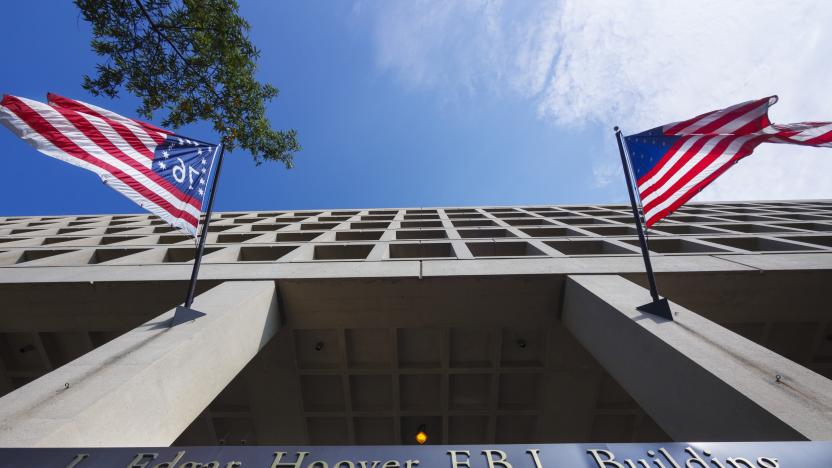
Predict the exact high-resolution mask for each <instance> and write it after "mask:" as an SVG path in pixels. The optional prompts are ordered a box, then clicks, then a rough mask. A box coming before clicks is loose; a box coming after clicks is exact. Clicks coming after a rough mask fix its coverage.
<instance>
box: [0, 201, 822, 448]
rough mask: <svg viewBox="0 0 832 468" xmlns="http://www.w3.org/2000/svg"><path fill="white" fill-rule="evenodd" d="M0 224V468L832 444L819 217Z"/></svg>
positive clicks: (471, 211) (115, 219)
mask: <svg viewBox="0 0 832 468" xmlns="http://www.w3.org/2000/svg"><path fill="white" fill-rule="evenodd" d="M628 210H629V207H628V206H623V205H587V206H554V205H547V206H513V207H499V206H489V207H473V208H471V207H468V208H418V209H412V208H402V209H366V210H314V211H294V212H284V211H274V212H237V213H217V214H215V215H214V218H213V220H212V223H211V227H210V233H209V237H208V239H207V248H206V255H205V257H204V260H203V266H202V270H201V274H200V282H199V287H198V296H197V298H196V301H195V303H194V308H195V309H197V310H200V311H202V312H205V313H206V314H207V315H206V316H205V317H201V318H199V319H196V320H193V321H191V322H187V323H184V324H181V325H178V326H176V327H170V326H169V325H170V319H171V317H172V315H173V308H174V307H175V306H177V305H178V304H181V302H182V300H183V298H184V295H185V290H186V285H187V279H188V278H189V275H190V270H191V265H192V261H193V256H194V245H193V241H192V240H190V239H188V238H186V237H183V236H181V235H179V234H177V233H176V232H173V231H172V230H171V228H169V227H167V226H166V225H165V224H164V222H162V221H160V220H158V219H155V218H154V217H152V216H146V215H89V216H42V217H5V218H0V298H2V304H3V305H2V310H0V365H2V368H0V394H2V395H4V396H2V399H0V446H5V447H85V446H169V445H219V444H229V445H240V444H248V445H263V444H270V445H279V444H284V445H286V444H288V445H339V444H344V445H367V444H373V445H380V444H413V443H415V442H414V438H413V436H414V434H415V433H416V432H417V430H418V429H419V428H421V427H423V426H424V428H425V430H426V432H427V433H428V435H429V440H428V444H434V443H436V444H460V443H470V444H484V443H532V442H534V443H537V442H541V443H557V442H594V441H601V442H641V441H651V442H654V441H674V440H677V441H685V440H711V441H743V440H748V441H767V440H781V441H782V440H832V380H830V378H832V305H830V300H829V298H830V285H832V201H829V200H807V201H771V202H753V203H751V202H738V203H714V204H693V205H690V206H687V207H684V208H682V209H681V210H679V212H677V213H676V214H674V215H673V216H671V217H670V218H668V219H667V220H666V221H664V222H662V223H660V224H659V225H657V226H656V227H655V229H653V230H651V232H650V238H649V244H650V249H651V251H652V252H653V254H652V258H653V266H654V269H655V271H656V275H657V281H658V285H659V290H660V292H661V293H662V294H663V295H665V296H666V297H667V298H668V299H669V300H670V301H671V302H672V305H671V308H672V310H673V313H674V318H675V320H674V321H672V322H671V321H666V320H663V319H660V318H656V317H652V316H648V315H644V314H642V313H640V312H638V311H636V310H635V307H636V306H638V305H641V304H643V303H645V302H648V301H649V294H648V292H647V290H646V289H645V285H646V279H645V277H644V274H643V269H644V267H643V263H642V258H641V255H640V251H639V249H638V241H637V238H636V235H635V234H636V233H635V229H634V227H633V225H632V218H631V215H630V214H629V211H628Z"/></svg>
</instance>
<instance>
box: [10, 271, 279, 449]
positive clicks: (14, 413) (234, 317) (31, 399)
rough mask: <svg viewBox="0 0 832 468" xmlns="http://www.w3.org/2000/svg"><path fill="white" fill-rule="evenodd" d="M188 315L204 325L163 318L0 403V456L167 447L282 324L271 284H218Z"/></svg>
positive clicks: (258, 282)
mask: <svg viewBox="0 0 832 468" xmlns="http://www.w3.org/2000/svg"><path fill="white" fill-rule="evenodd" d="M124 300H125V301H129V300H130V298H129V297H125V298H124ZM193 308H194V309H197V310H200V311H202V312H205V313H207V314H208V315H206V316H204V317H201V318H199V319H197V320H194V321H192V322H186V323H184V324H182V325H178V326H176V327H174V328H169V327H168V322H169V321H170V318H171V317H172V316H173V310H171V311H168V312H166V313H164V314H162V315H160V316H158V317H156V318H155V319H153V320H151V321H149V322H147V323H145V324H143V325H141V326H140V327H138V328H136V329H134V330H131V331H130V332H128V333H126V334H124V335H122V336H120V337H118V338H116V339H114V340H113V341H110V342H109V343H107V344H105V345H103V346H101V347H99V348H97V349H95V350H93V351H91V352H89V353H87V354H85V355H84V356H81V357H80V358H78V359H76V360H75V361H72V362H70V363H69V364H66V365H65V366H63V367H61V368H59V369H57V370H55V371H52V372H50V373H49V374H46V375H44V376H43V377H41V378H39V379H37V380H35V381H33V382H31V383H29V384H27V385H25V386H23V387H21V388H19V389H17V390H16V391H14V392H12V393H10V394H8V395H6V396H5V397H3V398H2V399H0V446H2V447H93V446H96V447H107V446H168V445H170V444H171V443H173V441H174V440H176V438H177V437H178V436H179V435H180V434H181V433H182V432H183V431H184V430H185V428H187V427H188V425H189V424H190V423H191V421H193V420H194V419H195V418H196V417H197V416H198V415H199V414H200V413H201V412H202V411H203V410H204V409H205V407H207V406H208V404H209V403H211V401H213V399H214V398H215V397H216V396H217V394H219V393H220V391H222V390H223V388H225V386H226V385H228V383H229V382H231V380H232V379H233V378H234V376H235V375H237V373H238V372H240V370H242V369H243V367H244V366H245V365H246V363H248V362H249V361H250V360H251V359H252V358H253V357H254V355H255V354H257V352H258V351H259V350H260V348H262V347H263V346H264V345H265V344H266V343H267V342H268V341H269V339H271V337H272V336H274V334H275V332H276V331H277V329H278V324H279V317H278V313H279V312H278V310H277V298H276V294H275V285H274V282H272V281H239V282H225V283H222V284H220V285H219V286H217V287H215V288H213V289H210V290H208V291H206V292H205V293H203V294H200V295H199V296H197V297H196V299H195V301H194V304H193ZM112 312H113V313H114V314H117V313H118V310H113V311H112Z"/></svg>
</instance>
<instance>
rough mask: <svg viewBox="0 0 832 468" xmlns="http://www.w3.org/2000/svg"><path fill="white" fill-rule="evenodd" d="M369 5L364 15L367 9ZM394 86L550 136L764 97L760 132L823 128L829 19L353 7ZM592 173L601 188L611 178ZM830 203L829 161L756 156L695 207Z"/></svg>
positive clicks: (424, 5)
mask: <svg viewBox="0 0 832 468" xmlns="http://www.w3.org/2000/svg"><path fill="white" fill-rule="evenodd" d="M374 5H376V4H374ZM361 14H368V15H371V18H372V21H373V24H374V28H375V40H376V44H377V59H378V64H379V66H380V67H381V68H382V69H383V70H386V71H388V72H390V73H391V74H392V75H394V76H395V77H396V78H397V79H398V80H400V81H401V83H402V84H403V85H405V86H408V87H414V88H429V89H435V90H437V91H440V92H447V93H454V94H463V95H471V96H476V95H477V93H481V92H488V93H495V92H499V93H509V94H511V95H512V96H515V97H516V98H518V99H524V100H526V101H528V103H529V105H532V106H535V109H536V111H537V112H538V114H539V116H540V118H542V119H546V120H548V121H551V122H552V123H553V124H554V125H557V126H559V127H562V128H570V127H581V126H584V125H602V126H604V127H605V128H609V127H611V126H612V125H613V124H618V123H620V124H622V125H623V126H624V127H625V128H626V129H627V130H628V131H630V132H636V131H639V130H643V129H646V128H650V127H653V126H656V125H659V124H662V123H666V122H670V121H674V120H680V119H683V118H687V117H690V116H693V115H696V114H698V113H701V112H704V111H708V110H712V109H714V108H718V107H721V106H727V105H730V104H733V103H736V102H739V101H742V100H747V99H752V98H758V97H762V96H766V95H769V94H772V93H777V94H779V95H780V97H781V100H780V103H779V104H777V105H776V106H775V107H774V108H773V109H772V112H771V117H772V120H774V121H775V122H780V123H788V122H795V121H802V120H832V93H829V92H828V82H829V72H828V59H829V57H830V55H831V53H832V45H830V44H832V28H829V24H832V8H829V5H828V3H826V2H825V1H823V0H818V1H805V2H790V3H784V2H781V1H763V0H735V1H732V2H725V1H722V0H719V1H713V0H712V1H702V2H686V3H683V2H667V1H663V0H649V1H642V2H626V3H625V2H615V1H601V0H597V1H592V0H564V1H562V2H553V1H539V2H531V1H529V2H525V1H524V2H515V1H500V0H462V1H456V2H445V1H440V0H437V1H433V0H411V1H406V2H395V3H394V2H383V3H380V4H377V7H376V8H372V9H370V8H364V9H363V10H362V13H361ZM607 147H608V149H609V151H607V152H606V154H605V155H603V156H600V157H599V158H598V159H597V160H595V161H592V162H591V164H592V166H593V167H592V169H591V171H592V173H593V174H595V185H596V186H598V187H602V186H604V185H605V184H606V181H608V180H610V178H611V177H613V176H614V175H611V170H612V169H611V168H612V167H616V161H615V159H614V158H615V157H616V155H615V151H614V146H613V143H612V141H611V140H610V142H609V144H608V145H607ZM822 197H832V151H830V150H828V149H827V150H825V151H824V150H813V149H805V148H793V147H786V146H781V145H763V146H762V147H761V148H760V149H758V150H757V152H756V153H755V155H754V156H752V157H751V158H749V159H746V160H745V161H743V162H742V163H740V164H738V165H737V166H736V167H734V168H732V169H731V170H730V171H728V172H727V173H726V174H725V175H724V176H723V177H722V178H720V179H719V180H718V181H717V182H716V183H714V184H713V185H711V186H710V187H709V188H708V189H706V190H705V191H704V192H703V193H702V194H700V195H699V199H723V200H724V199H760V198H764V199H765V198H822Z"/></svg>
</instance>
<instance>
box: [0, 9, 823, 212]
mask: <svg viewBox="0 0 832 468" xmlns="http://www.w3.org/2000/svg"><path fill="white" fill-rule="evenodd" d="M241 3H242V7H241V13H242V15H243V16H244V17H246V18H247V19H248V20H249V21H250V22H251V24H252V31H251V37H252V40H253V42H254V43H255V44H256V45H257V46H258V47H259V48H260V49H261V51H262V56H261V58H260V62H259V64H260V68H259V78H260V79H261V80H262V81H268V82H271V83H273V84H274V85H276V86H277V87H278V88H280V91H281V94H280V96H279V97H278V98H276V99H275V100H274V101H272V103H271V105H270V106H269V116H270V118H271V119H272V122H273V124H274V125H275V126H276V127H277V128H295V129H297V130H298V132H299V138H300V141H301V144H302V145H303V147H304V150H303V151H302V152H300V153H298V154H297V156H296V167H295V168H294V169H292V170H288V171H287V170H285V169H284V168H283V167H282V166H278V165H276V164H264V165H262V166H260V167H255V166H254V164H253V162H252V160H251V157H250V155H248V154H246V153H244V152H242V151H236V152H234V153H232V154H227V158H226V166H225V167H224V169H223V175H222V178H221V182H220V188H219V191H218V196H217V205H216V208H217V209H218V210H274V209H307V208H352V207H389V206H408V207H409V206H413V207H419V206H451V205H485V204H505V205H510V204H549V203H552V204H565V203H607V202H623V201H625V199H626V198H625V197H626V195H625V191H624V188H623V180H621V174H620V172H618V170H619V168H618V161H617V157H618V156H617V152H616V150H615V146H614V140H613V139H612V138H611V131H610V129H611V127H612V125H614V124H620V125H622V126H623V127H624V128H625V130H626V129H628V128H629V130H630V131H632V132H635V131H639V130H643V129H645V128H648V127H652V126H656V125H659V124H662V123H666V122H668V121H673V120H679V119H682V118H687V117H690V116H693V115H695V114H698V113H701V112H704V111H707V110H711V109H713V108H718V107H722V106H727V105H730V104H733V103H735V102H739V101H741V100H746V99H750V98H755V97H761V96H764V95H768V94H772V93H779V94H780V96H781V103H786V102H790V104H786V105H784V104H778V106H777V107H776V108H775V110H779V111H781V112H780V113H779V114H778V113H777V112H774V111H773V115H772V117H773V119H774V120H775V121H778V120H779V121H781V122H786V121H788V120H810V119H824V118H825V119H826V120H832V100H830V99H829V98H828V97H826V96H822V97H820V98H819V97H818V93H821V92H824V90H825V89H826V88H828V86H827V85H826V84H825V81H824V80H825V79H826V78H824V77H827V76H828V73H827V72H825V71H823V69H824V67H825V66H826V63H827V62H828V60H827V58H828V52H829V50H828V49H829V47H828V46H826V45H825V44H828V43H830V42H832V41H829V40H826V39H830V38H829V34H830V33H829V32H827V31H826V29H825V25H827V24H829V20H830V19H832V18H830V13H829V12H828V11H827V10H829V9H828V8H826V9H824V8H823V6H822V2H818V3H813V2H805V3H804V4H803V5H802V6H801V7H799V8H791V9H790V15H791V16H790V17H789V18H790V19H788V20H785V21H781V22H780V23H778V24H777V25H776V27H775V26H773V25H772V24H770V22H771V21H772V19H771V18H777V17H778V15H777V14H776V13H777V12H776V11H774V10H773V9H775V8H779V7H777V4H776V3H774V2H772V3H771V4H770V5H769V4H767V3H766V2H755V3H753V4H751V5H754V6H750V5H745V6H746V7H747V8H746V9H745V10H743V9H742V8H741V7H742V6H743V5H740V6H736V7H735V6H730V7H723V8H722V10H721V11H720V13H721V14H722V15H723V16H726V17H727V18H728V19H727V20H725V19H724V18H723V19H720V21H717V22H716V24H715V25H708V26H691V24H694V23H695V24H710V23H714V22H713V21H710V23H709V20H710V18H709V17H708V15H712V14H715V13H713V12H710V13H709V12H708V10H707V9H706V8H704V7H697V8H696V9H695V11H691V12H689V14H686V15H682V16H687V17H691V16H694V17H696V15H700V16H702V17H701V18H696V19H697V20H701V21H695V22H691V24H685V23H680V22H679V21H678V20H674V21H670V22H668V21H666V20H667V19H668V18H671V17H673V18H675V17H676V14H678V12H673V11H668V10H667V8H666V7H664V6H662V4H663V2H650V1H646V2H643V4H641V5H640V6H638V7H636V8H629V9H628V10H627V11H623V12H621V11H619V12H616V11H613V12H611V13H603V11H604V9H603V8H595V9H593V8H591V6H587V4H589V3H593V2H576V1H571V0H565V1H562V2H500V1H486V0H483V1H473V0H472V1H467V2H438V1H431V0H413V1H407V2H404V1H402V2H394V1H389V2H375V1H374V2H354V3H350V2H346V1H344V2H307V1H281V2H273V1H254V0H251V1H242V2H241ZM738 3H742V2H738ZM518 5H519V6H518ZM686 8H692V7H686ZM703 15H704V16H703ZM4 16H5V17H6V18H14V19H15V20H14V21H7V22H5V23H4V27H3V28H2V29H0V44H4V45H3V46H2V49H0V50H2V52H3V62H2V63H3V72H2V73H0V92H3V93H9V94H15V95H20V96H25V97H29V98H35V99H41V100H44V99H45V95H46V92H47V91H53V92H57V93H59V94H63V95H65V96H68V97H72V98H76V99H80V100H86V101H89V102H92V103H94V104H97V105H100V106H103V107H107V108H110V109H112V110H114V111H116V112H119V113H123V114H125V115H128V116H134V115H135V113H134V110H135V108H136V104H137V103H136V101H135V100H134V99H132V98H131V97H130V96H129V95H127V94H124V95H123V97H122V98H121V99H118V100H109V99H105V98H93V97H91V96H89V95H88V94H87V93H86V92H84V91H83V90H82V89H81V87H80V83H81V76H82V75H83V74H84V73H91V72H92V71H93V70H94V66H95V64H96V63H97V57H96V56H94V55H93V54H92V53H91V52H90V51H89V40H90V31H89V27H88V25H87V24H86V23H85V22H84V21H83V19H81V18H80V17H79V15H78V13H77V11H76V10H75V8H74V6H73V5H71V4H70V3H69V2H51V1H48V2H47V1H43V2H38V1H29V2H12V3H9V4H8V5H6V6H5V11H4ZM633 18H638V20H639V21H641V22H647V23H650V22H654V23H655V27H647V28H646V29H647V30H648V32H647V33H645V32H644V31H645V29H644V28H645V25H644V24H639V25H638V26H639V27H635V26H634V23H637V22H634V21H632V20H633ZM732 18H733V20H734V21H735V24H734V23H732ZM756 18H760V21H755V19H756ZM749 24H750V25H749ZM648 26H649V24H648ZM703 28H704V29H703ZM708 28H713V30H711V29H708ZM781 29H782V31H780V30H781ZM772 31H778V32H772ZM798 32H799V34H798ZM795 35H796V36H797V37H795ZM751 38H754V40H751ZM790 41H799V44H800V45H801V48H800V53H795V52H794V48H792V47H790V46H791V45H792V43H791V42H790ZM726 44H729V45H726ZM824 48H825V49H824ZM708 51H710V52H708ZM708 53H709V54H710V55H707V54H708ZM729 65H730V67H729ZM727 68H730V73H729V72H726V69H727ZM778 107H779V108H781V109H778ZM824 110H826V112H825V113H824ZM179 133H181V134H185V135H190V136H193V137H195V138H199V139H203V140H216V139H217V137H216V135H213V134H212V133H211V131H210V129H209V127H208V126H207V125H205V124H195V125H192V126H189V127H186V128H183V129H180V130H179ZM0 148H3V150H2V152H0V158H2V162H3V167H4V169H5V170H3V171H0V214H5V215H16V214H64V213H66V214H69V213H99V212H138V211H139V210H140V209H139V208H138V207H136V206H134V205H133V204H132V203H131V202H130V201H128V200H127V199H126V198H124V197H122V196H121V195H119V194H117V193H116V192H114V191H112V190H110V189H108V188H106V187H104V186H103V185H102V184H101V183H100V182H99V181H98V179H97V177H96V176H95V175H94V174H92V173H88V172H86V171H84V170H82V169H80V168H76V167H72V166H70V165H67V164H65V163H62V162H60V161H57V160H54V159H52V158H48V157H46V156H43V155H40V154H39V153H37V152H36V151H35V150H34V149H32V148H31V147H29V146H28V145H27V144H25V143H23V142H22V141H19V140H17V138H16V137H15V136H14V135H12V134H11V132H8V131H7V130H5V129H2V131H0ZM767 150H768V149H767ZM790 151H791V150H790ZM760 153H761V154H760V155H755V156H754V158H756V159H757V160H758V161H755V163H754V164H746V163H745V162H744V163H743V164H741V165H738V169H732V171H729V173H728V174H727V175H726V176H725V177H724V178H723V179H727V180H728V181H727V182H726V183H723V182H724V181H723V180H722V179H721V180H720V181H718V182H717V183H716V184H714V185H713V186H712V188H709V189H708V191H706V192H707V193H703V194H702V197H703V199H760V198H763V199H765V198H803V197H818V198H820V197H832V183H830V179H832V177H825V176H823V174H830V173H832V164H830V163H829V161H832V154H826V153H821V152H818V150H805V149H801V150H800V151H792V152H789V151H783V149H782V148H779V152H778V151H773V150H770V151H760ZM827 153H832V151H829V150H827ZM783 154H786V155H787V156H788V158H791V159H790V160H789V161H786V160H785V159H784V157H783ZM751 159H752V158H749V160H751ZM795 160H796V161H798V162H799V165H798V168H797V169H795V164H794V163H793V161H795ZM739 166H743V167H739ZM746 166H747V167H746ZM732 173H734V174H732ZM784 177H785V178H791V179H792V181H793V182H794V180H798V181H799V183H791V184H786V183H783V182H780V183H779V185H778V184H777V181H782V180H783V179H784ZM767 178H768V179H767ZM769 179H770V180H769Z"/></svg>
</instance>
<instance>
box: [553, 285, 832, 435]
mask: <svg viewBox="0 0 832 468" xmlns="http://www.w3.org/2000/svg"><path fill="white" fill-rule="evenodd" d="M702 294H707V291H702ZM649 299H650V295H649V293H648V292H647V290H645V289H644V288H642V287H640V286H638V285H636V284H634V283H631V282H630V281H627V280H626V279H624V278H622V277H620V276H607V275H586V276H570V277H568V278H567V282H566V290H565V296H564V306H563V323H564V325H565V326H566V327H567V328H568V329H569V330H570V331H571V332H572V333H573V334H574V335H575V337H576V338H577V339H578V340H579V341H580V342H581V344H583V345H584V346H585V347H586V348H587V349H588V350H589V352H590V353H592V355H593V356H595V358H596V359H597V360H598V361H599V362H600V363H601V365H602V366H603V367H604V368H605V369H606V370H607V371H608V372H609V373H610V374H611V375H612V376H613V377H614V378H615V379H616V380H617V381H618V383H619V384H621V386H622V387H624V389H626V390H627V391H628V392H629V393H630V395H631V396H632V397H633V398H634V399H635V400H636V401H637V402H638V403H639V404H640V405H641V406H642V407H643V408H644V410H645V411H646V412H647V413H648V414H649V415H650V416H651V417H652V418H653V419H654V420H655V421H656V422H657V423H658V424H659V425H660V426H661V427H662V429H664V430H665V432H667V433H668V434H669V435H670V436H671V437H672V438H673V439H674V440H679V441H684V440H687V441H706V440H707V441H729V440H731V441H741V440H759V441H763V440H802V439H809V440H830V439H832V380H829V379H827V378H825V377H823V376H821V375H818V374H816V373H814V372H812V371H810V370H808V369H806V368H804V367H802V366H800V365H798V364H795V363H794V362H792V361H789V360H788V359H786V358H784V357H782V356H780V355H778V354H776V353H774V352H772V351H770V350H768V349H766V348H764V347H762V346H760V345H758V344H756V343H754V342H752V341H750V340H747V339H745V338H743V337H742V336H739V335H737V334H735V333H733V332H731V331H729V330H727V329H726V328H723V327H721V326H720V325H717V324H716V323H714V322H711V321H709V320H707V319H705V318H703V317H701V316H699V315H697V314H695V313H694V312H691V311H689V310H686V309H684V308H683V307H681V306H679V305H677V304H671V310H672V311H673V312H674V319H675V321H673V322H671V321H667V320H664V319H661V318H658V317H653V316H651V315H646V314H644V313H641V312H639V311H637V310H636V309H635V307H636V306H638V305H641V304H643V303H645V302H647V301H649ZM783 313H784V314H788V313H789V311H787V310H784V311H783ZM778 376H779V377H778Z"/></svg>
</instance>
